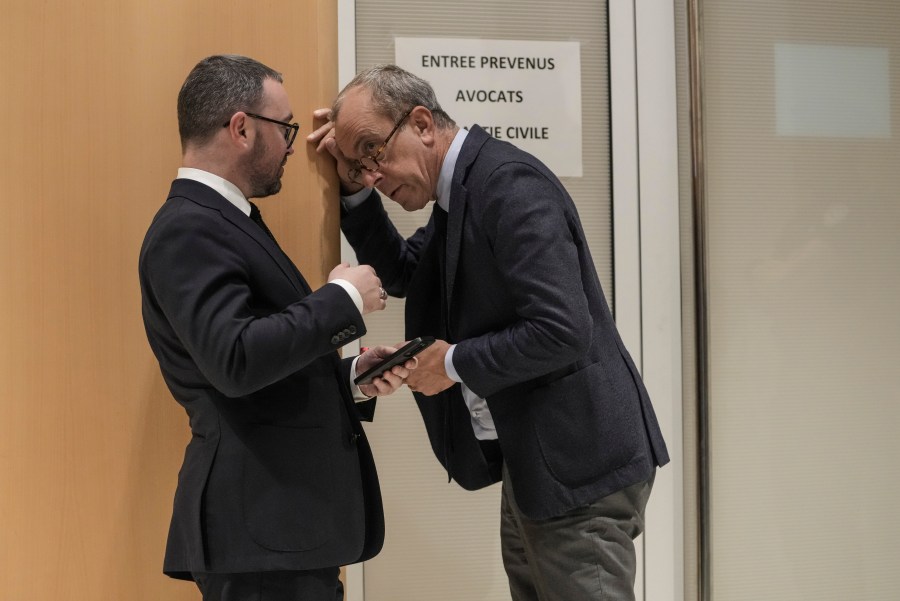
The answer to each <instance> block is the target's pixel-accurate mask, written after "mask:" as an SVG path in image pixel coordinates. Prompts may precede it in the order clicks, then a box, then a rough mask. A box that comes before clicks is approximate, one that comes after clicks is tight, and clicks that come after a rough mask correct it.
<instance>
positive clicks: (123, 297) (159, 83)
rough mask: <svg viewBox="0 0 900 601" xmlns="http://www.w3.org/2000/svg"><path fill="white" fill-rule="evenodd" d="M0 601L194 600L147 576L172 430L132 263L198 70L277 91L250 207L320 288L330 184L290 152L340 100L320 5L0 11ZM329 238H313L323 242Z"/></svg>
mask: <svg viewBox="0 0 900 601" xmlns="http://www.w3.org/2000/svg"><path fill="white" fill-rule="evenodd" d="M0 14H2V15H3V18H2V21H0V27H2V29H3V34H2V35H0V56H2V57H3V62H2V66H0V115H2V116H3V121H4V124H3V128H2V130H3V132H4V134H5V136H4V137H5V140H4V143H3V144H0V190H2V194H3V212H2V213H0V282H2V283H0V340H2V344H0V599H9V600H10V601H31V600H38V601H44V600H48V601H49V600H53V601H61V600H62V601H65V600H72V601H83V600H85V599H97V600H100V599H129V600H132V601H141V600H147V601H150V600H153V601H157V600H159V599H166V600H167V601H178V600H181V599H198V598H199V594H198V593H197V591H196V589H195V587H194V586H193V585H192V584H189V583H180V582H177V581H173V580H169V579H168V578H166V577H165V576H163V575H162V573H161V566H162V555H163V548H164V543H165V536H166V531H167V527H168V519H169V511H170V507H171V502H172V495H173V491H174V487H175V481H176V475H177V471H178V468H179V466H180V464H181V457H182V452H183V447H184V445H185V444H186V442H187V440H188V427H187V418H186V416H185V415H184V413H183V411H182V410H181V408H180V407H179V406H178V405H177V404H176V403H175V401H174V400H172V398H171V396H170V395H169V392H168V390H167V389H166V388H165V385H164V384H163V382H162V379H161V376H160V374H159V369H158V366H157V364H156V361H155V359H154V358H153V356H152V354H151V352H150V349H149V347H148V345H147V341H146V337H145V335H144V331H143V326H142V323H141V316H140V293H139V288H138V278H137V257H138V250H139V248H140V244H141V240H142V238H143V235H144V232H145V231H146V228H147V226H148V224H149V222H150V220H151V218H152V216H153V214H154V213H155V212H156V210H157V209H158V207H159V206H160V205H161V204H162V202H163V201H164V199H165V195H166V193H167V191H168V188H169V184H170V182H171V180H172V179H173V178H174V176H175V173H176V169H177V168H178V166H179V164H180V158H181V155H180V145H179V141H178V132H177V122H176V113H175V101H176V96H177V93H178V89H179V87H180V85H181V82H182V81H183V79H184V77H185V76H186V75H187V73H188V71H189V70H190V68H191V67H192V66H193V65H194V64H195V63H196V62H197V61H198V60H200V59H201V58H203V57H204V56H207V55H209V54H217V53H223V52H229V53H239V54H247V55H249V56H253V57H254V58H257V59H259V60H261V61H263V62H265V63H267V64H269V65H270V66H272V67H273V68H275V69H278V70H279V71H282V72H283V73H284V75H285V86H286V88H287V90H288V92H289V94H290V96H291V100H292V104H293V108H294V112H295V114H296V115H297V120H298V121H299V122H300V123H301V125H302V128H301V132H300V136H299V137H298V141H297V144H298V149H297V152H296V153H295V154H294V156H293V157H292V158H291V159H290V161H289V162H288V165H287V168H286V175H285V178H284V188H283V190H282V192H281V194H280V195H279V196H277V197H274V198H270V199H266V200H263V201H262V203H261V206H262V210H263V212H264V214H265V215H266V217H267V220H268V221H269V222H270V224H271V225H272V229H273V230H275V231H276V234H277V235H278V236H279V239H280V240H281V241H282V245H283V246H284V247H285V249H286V250H287V251H288V252H289V254H291V255H292V256H293V258H294V259H295V261H296V262H297V263H298V264H299V265H300V266H301V269H303V270H304V272H305V273H306V274H307V275H309V276H310V280H311V283H313V285H314V286H315V285H318V284H320V283H321V282H322V281H324V276H325V275H326V274H327V273H328V271H329V270H330V268H331V267H332V266H333V265H334V264H335V263H336V262H337V261H338V257H339V238H338V234H337V223H338V217H337V211H336V197H335V187H334V182H333V181H324V180H322V179H321V176H320V175H319V173H318V170H317V168H316V164H315V161H316V158H315V153H314V152H312V153H309V152H308V149H307V148H306V145H305V143H304V137H305V136H306V134H308V133H309V132H310V130H311V126H312V119H311V117H310V114H311V111H312V109H313V108H314V107H317V106H321V105H323V104H327V103H328V102H330V100H331V98H332V97H333V95H334V93H335V92H336V87H337V76H336V65H337V59H336V54H337V49H336V35H335V32H336V18H337V17H336V9H335V7H334V3H333V2H331V1H328V0H304V1H302V2H297V1H294V2H288V1H286V0H269V1H263V2H258V3H250V4H248V3H246V2H240V3H239V2H222V1H221V0H216V1H213V0H187V1H184V0H154V1H150V0H124V1H122V0H81V1H80V2H28V1H26V0H0ZM323 228H324V229H323Z"/></svg>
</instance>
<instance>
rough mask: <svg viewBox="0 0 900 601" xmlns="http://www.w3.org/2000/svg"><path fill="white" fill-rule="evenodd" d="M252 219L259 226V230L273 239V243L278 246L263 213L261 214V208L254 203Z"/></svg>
mask: <svg viewBox="0 0 900 601" xmlns="http://www.w3.org/2000/svg"><path fill="white" fill-rule="evenodd" d="M250 219H252V220H253V221H254V223H256V225H258V226H259V229H261V230H262V231H264V232H265V233H266V235H267V236H268V237H269V238H271V239H272V242H274V243H275V244H276V245H277V244H278V241H277V240H275V236H273V235H272V231H271V230H270V229H269V228H268V227H267V226H266V222H265V221H263V218H262V213H260V212H259V207H258V206H256V205H255V204H253V203H252V202H251V203H250Z"/></svg>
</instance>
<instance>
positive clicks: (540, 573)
mask: <svg viewBox="0 0 900 601" xmlns="http://www.w3.org/2000/svg"><path fill="white" fill-rule="evenodd" d="M653 478H654V477H653V476H651V477H650V479H649V480H648V481H646V482H641V483H639V484H635V485H633V486H629V487H628V488H625V489H623V490H620V491H618V492H615V493H613V494H611V495H609V496H607V497H603V498H602V499H599V500H598V501H596V502H594V503H591V504H590V505H585V506H584V507H578V508H576V509H573V510H572V511H570V512H568V513H565V514H563V515H561V516H558V517H554V518H550V519H546V520H532V519H529V518H528V517H526V516H524V515H522V512H521V511H520V510H519V507H518V506H517V505H516V500H515V498H514V496H513V492H512V486H511V485H510V482H509V474H508V473H507V471H506V468H505V467H504V469H503V490H502V492H501V510H500V511H501V521H500V547H501V550H502V552H503V566H504V567H505V568H506V575H507V576H508V577H509V589H510V592H511V593H512V598H513V601H588V600H590V601H601V600H602V601H633V600H634V579H635V573H636V569H637V562H636V557H635V550H634V542H633V541H634V538H635V537H636V536H638V535H639V534H640V533H641V532H642V531H643V530H644V508H645V507H646V506H647V500H648V499H649V497H650V489H651V488H652V486H653Z"/></svg>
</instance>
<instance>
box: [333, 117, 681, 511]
mask: <svg viewBox="0 0 900 601" xmlns="http://www.w3.org/2000/svg"><path fill="white" fill-rule="evenodd" d="M435 211H441V209H439V208H437V207H435ZM341 227H342V229H343V231H344V233H345V235H346V236H347V239H348V241H349V242H350V243H351V245H352V246H353V247H354V249H355V250H356V253H357V256H358V257H359V260H360V262H362V263H367V264H370V265H372V266H373V267H374V268H375V270H376V271H377V273H378V275H379V277H380V278H381V280H382V283H383V285H384V287H385V288H386V289H387V290H388V291H389V292H390V293H391V294H392V295H394V296H401V297H402V296H406V297H407V301H406V337H407V338H411V337H414V336H419V335H424V334H428V335H434V336H436V337H439V338H442V339H445V340H447V341H449V342H451V343H456V344H457V348H456V350H455V351H454V355H453V361H454V366H455V367H456V369H457V371H458V372H459V375H460V377H461V378H462V380H463V382H465V383H466V385H467V386H468V387H469V388H470V389H471V390H473V391H474V392H475V393H477V394H478V395H479V396H481V397H484V398H485V399H486V400H487V404H488V407H489V408H490V411H491V414H492V415H493V418H494V424H495V426H496V428H497V436H498V439H499V442H500V447H501V449H502V455H503V461H505V463H506V465H507V468H508V470H509V474H510V481H511V483H512V486H513V491H514V493H515V497H516V500H517V502H518V504H519V507H520V509H521V510H522V511H523V512H524V513H525V514H526V515H528V516H529V517H532V518H535V519H543V518H547V517H552V516H557V515H560V514H562V513H564V512H566V511H568V510H570V509H573V508H575V507H578V506H581V505H585V504H587V503H590V502H593V501H595V500H597V499H599V498H600V497H603V496H605V495H607V494H610V493H612V492H615V491H618V490H620V489H622V488H625V487H627V486H629V485H631V484H635V483H637V482H641V481H644V480H646V479H648V478H649V477H650V476H651V474H652V473H653V471H654V469H655V468H656V467H657V466H661V465H664V464H665V463H667V462H668V460H669V458H668V453H667V450H666V446H665V443H664V441H663V437H662V433H661V432H660V429H659V425H658V423H657V419H656V416H655V414H654V411H653V407H652V405H651V403H650V398H649V396H648V394H647V391H646V389H645V387H644V384H643V382H642V380H641V377H640V374H639V373H638V370H637V368H636V367H635V365H634V363H633V362H632V360H631V357H630V356H629V354H628V351H627V350H626V349H625V346H624V344H623V343H622V340H621V338H620V337H619V334H618V332H617V330H616V326H615V323H614V321H613V318H612V314H611V313H610V310H609V307H608V306H607V303H606V300H605V298H604V295H603V291H602V290H601V287H600V280H599V277H598V276H597V272H596V270H595V268H594V263H593V260H592V258H591V254H590V251H589V249H588V245H587V241H586V240H585V235H584V231H583V230H582V226H581V222H580V219H579V217H578V213H577V211H576V209H575V205H574V203H573V202H572V199H571V198H570V196H569V194H568V193H567V192H566V190H565V188H564V187H563V185H562V184H561V183H560V181H559V180H558V179H557V178H556V177H555V176H554V175H553V174H552V173H551V172H550V170H549V169H547V167H546V166H544V165H543V164H542V163H541V162H540V161H538V160H537V159H536V158H535V157H533V156H531V155H529V154H528V153H526V152H524V151H522V150H520V149H518V148H516V147H515V146H513V145H511V144H508V143H506V142H502V141H498V140H496V139H494V138H492V137H491V136H489V135H488V134H487V133H486V132H485V131H484V130H483V129H482V128H480V127H478V126H475V127H473V128H472V130H471V131H470V132H469V134H468V136H467V138H466V140H465V142H464V144H463V146H462V149H461V151H460V154H459V158H458V160H457V163H456V168H455V171H454V173H453V179H452V184H451V191H450V211H449V219H448V223H447V242H446V248H445V249H441V248H439V247H438V246H437V245H435V244H434V238H433V232H434V229H435V218H434V216H432V218H431V219H430V220H429V222H428V224H427V225H426V226H425V227H423V228H420V229H419V230H417V231H416V232H415V233H414V234H413V236H412V237H410V238H409V239H404V238H403V237H402V236H401V235H400V234H399V233H398V232H397V231H396V229H395V228H394V226H393V224H392V223H391V222H390V219H389V217H388V215H387V213H386V212H385V210H384V207H383V205H382V202H381V199H380V196H379V195H378V193H377V192H374V191H373V193H372V194H371V195H370V197H369V198H368V199H367V200H366V201H365V202H364V203H363V204H362V205H360V206H359V207H358V208H356V209H354V210H353V211H351V212H349V213H348V212H346V211H345V212H344V213H343V215H342V220H341ZM442 253H445V259H443V260H442V259H441V258H440V255H441V254H442ZM416 401H417V403H418V405H419V408H420V410H421V412H422V415H423V418H424V421H425V426H426V429H427V431H428V435H429V438H430V441H431V446H432V449H433V450H434V452H435V455H436V456H437V458H438V460H439V461H440V462H441V463H442V464H443V465H444V466H445V467H446V468H447V470H448V473H449V475H450V476H451V477H452V478H453V479H455V480H456V481H457V482H459V484H460V485H462V486H463V487H464V488H467V489H477V488H481V487H484V486H487V485H489V484H491V483H492V482H495V481H496V480H497V479H498V478H499V470H498V469H497V466H496V465H490V464H488V462H487V461H486V460H485V458H484V456H483V455H482V453H481V451H480V447H479V445H478V443H477V441H476V439H475V437H474V432H473V430H472V426H471V422H470V419H469V414H468V411H467V409H466V407H465V403H464V402H463V400H462V395H461V393H460V387H459V385H455V386H453V387H452V388H450V389H449V390H447V391H444V392H442V393H440V394H439V395H435V396H432V397H425V396H423V395H421V394H418V393H417V394H416Z"/></svg>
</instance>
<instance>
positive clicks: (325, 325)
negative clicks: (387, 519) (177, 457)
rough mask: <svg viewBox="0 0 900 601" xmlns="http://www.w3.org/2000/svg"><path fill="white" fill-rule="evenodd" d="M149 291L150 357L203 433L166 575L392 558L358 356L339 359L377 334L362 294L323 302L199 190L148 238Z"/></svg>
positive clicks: (181, 492)
mask: <svg viewBox="0 0 900 601" xmlns="http://www.w3.org/2000/svg"><path fill="white" fill-rule="evenodd" d="M140 280H141V291H142V295H143V315H144V325H145V327H146V331H147V337H148V339H149V341H150V346H151V347H152V349H153V352H154V354H155V355H156V357H157V359H159V364H160V368H161V370H162V374H163V377H164V379H165V381H166V383H167V384H168V386H169V389H170V390H171V392H172V395H173V396H174V397H175V400H177V401H178V402H179V403H180V404H181V405H182V406H183V407H184V409H185V410H186V411H187V414H188V416H189V418H190V427H191V434H192V437H191V440H190V443H189V444H188V446H187V449H186V450H185V456H184V464H183V466H182V468H181V472H180V473H179V475H178V488H177V490H176V493H175V503H174V509H173V514H172V522H171V527H170V530H169V538H168V544H167V547H166V557H165V562H164V568H163V569H164V571H165V572H166V573H167V574H169V575H171V576H174V577H178V578H190V572H196V571H200V572H253V571H268V570H305V569H314V568H321V567H330V566H339V565H345V564H349V563H353V562H356V561H362V560H365V559H368V558H370V557H372V556H373V555H375V554H376V553H378V551H379V550H380V549H381V545H382V541H383V538H384V521H383V513H382V506H381V494H380V491H379V487H378V479H377V476H376V473H375V466H374V463H373V461H372V454H371V451H370V449H369V445H368V442H367V441H366V437H365V434H364V433H363V430H362V427H361V425H360V422H359V417H360V416H359V415H358V413H357V409H356V407H355V406H354V403H353V400H352V396H351V393H350V386H349V371H350V365H349V363H350V360H349V359H347V360H344V361H343V362H342V361H341V359H340V358H339V356H338V354H337V352H336V349H337V348H338V347H339V346H341V345H343V344H346V343H347V342H349V341H350V340H353V339H355V338H358V337H360V336H362V335H363V334H364V333H365V325H364V323H363V320H362V316H361V315H360V314H359V311H358V310H357V308H356V306H355V305H354V304H353V301H352V300H351V299H350V298H349V296H348V295H347V293H346V292H345V291H344V290H343V289H341V288H340V287H339V286H336V285H326V286H323V287H322V288H320V289H319V290H317V291H316V292H312V293H311V292H310V289H309V285H308V284H307V283H306V281H305V280H304V279H303V277H302V276H301V275H300V272H299V271H298V270H297V269H296V267H295V266H294V265H293V263H291V261H290V260H289V259H288V257H287V256H286V255H285V254H284V253H283V252H282V251H281V249H279V248H278V246H277V244H275V243H274V242H273V241H272V240H271V238H269V237H268V236H267V235H266V234H265V233H263V231H262V230H261V229H260V228H259V227H258V226H257V225H256V224H255V223H253V222H252V221H251V220H250V218H249V217H247V216H246V215H244V214H243V213H242V212H241V211H240V210H239V209H237V208H236V207H235V206H234V205H232V204H231V203H230V202H228V201H227V200H226V199H225V198H223V197H222V196H221V195H219V194H218V193H216V192H215V191H213V190H212V189H211V188H209V187H207V186H205V185H203V184H201V183H198V182H195V181H191V180H183V179H179V180H175V182H174V183H173V184H172V190H171V192H170V193H169V197H168V199H167V200H166V203H165V204H164V205H163V207H162V208H161V209H160V211H159V212H158V213H157V215H156V217H155V218H154V220H153V223H152V225H151V226H150V228H149V231H148V232H147V235H146V238H145V239H144V244H143V247H142V248H141V255H140ZM371 409H374V407H371Z"/></svg>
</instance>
